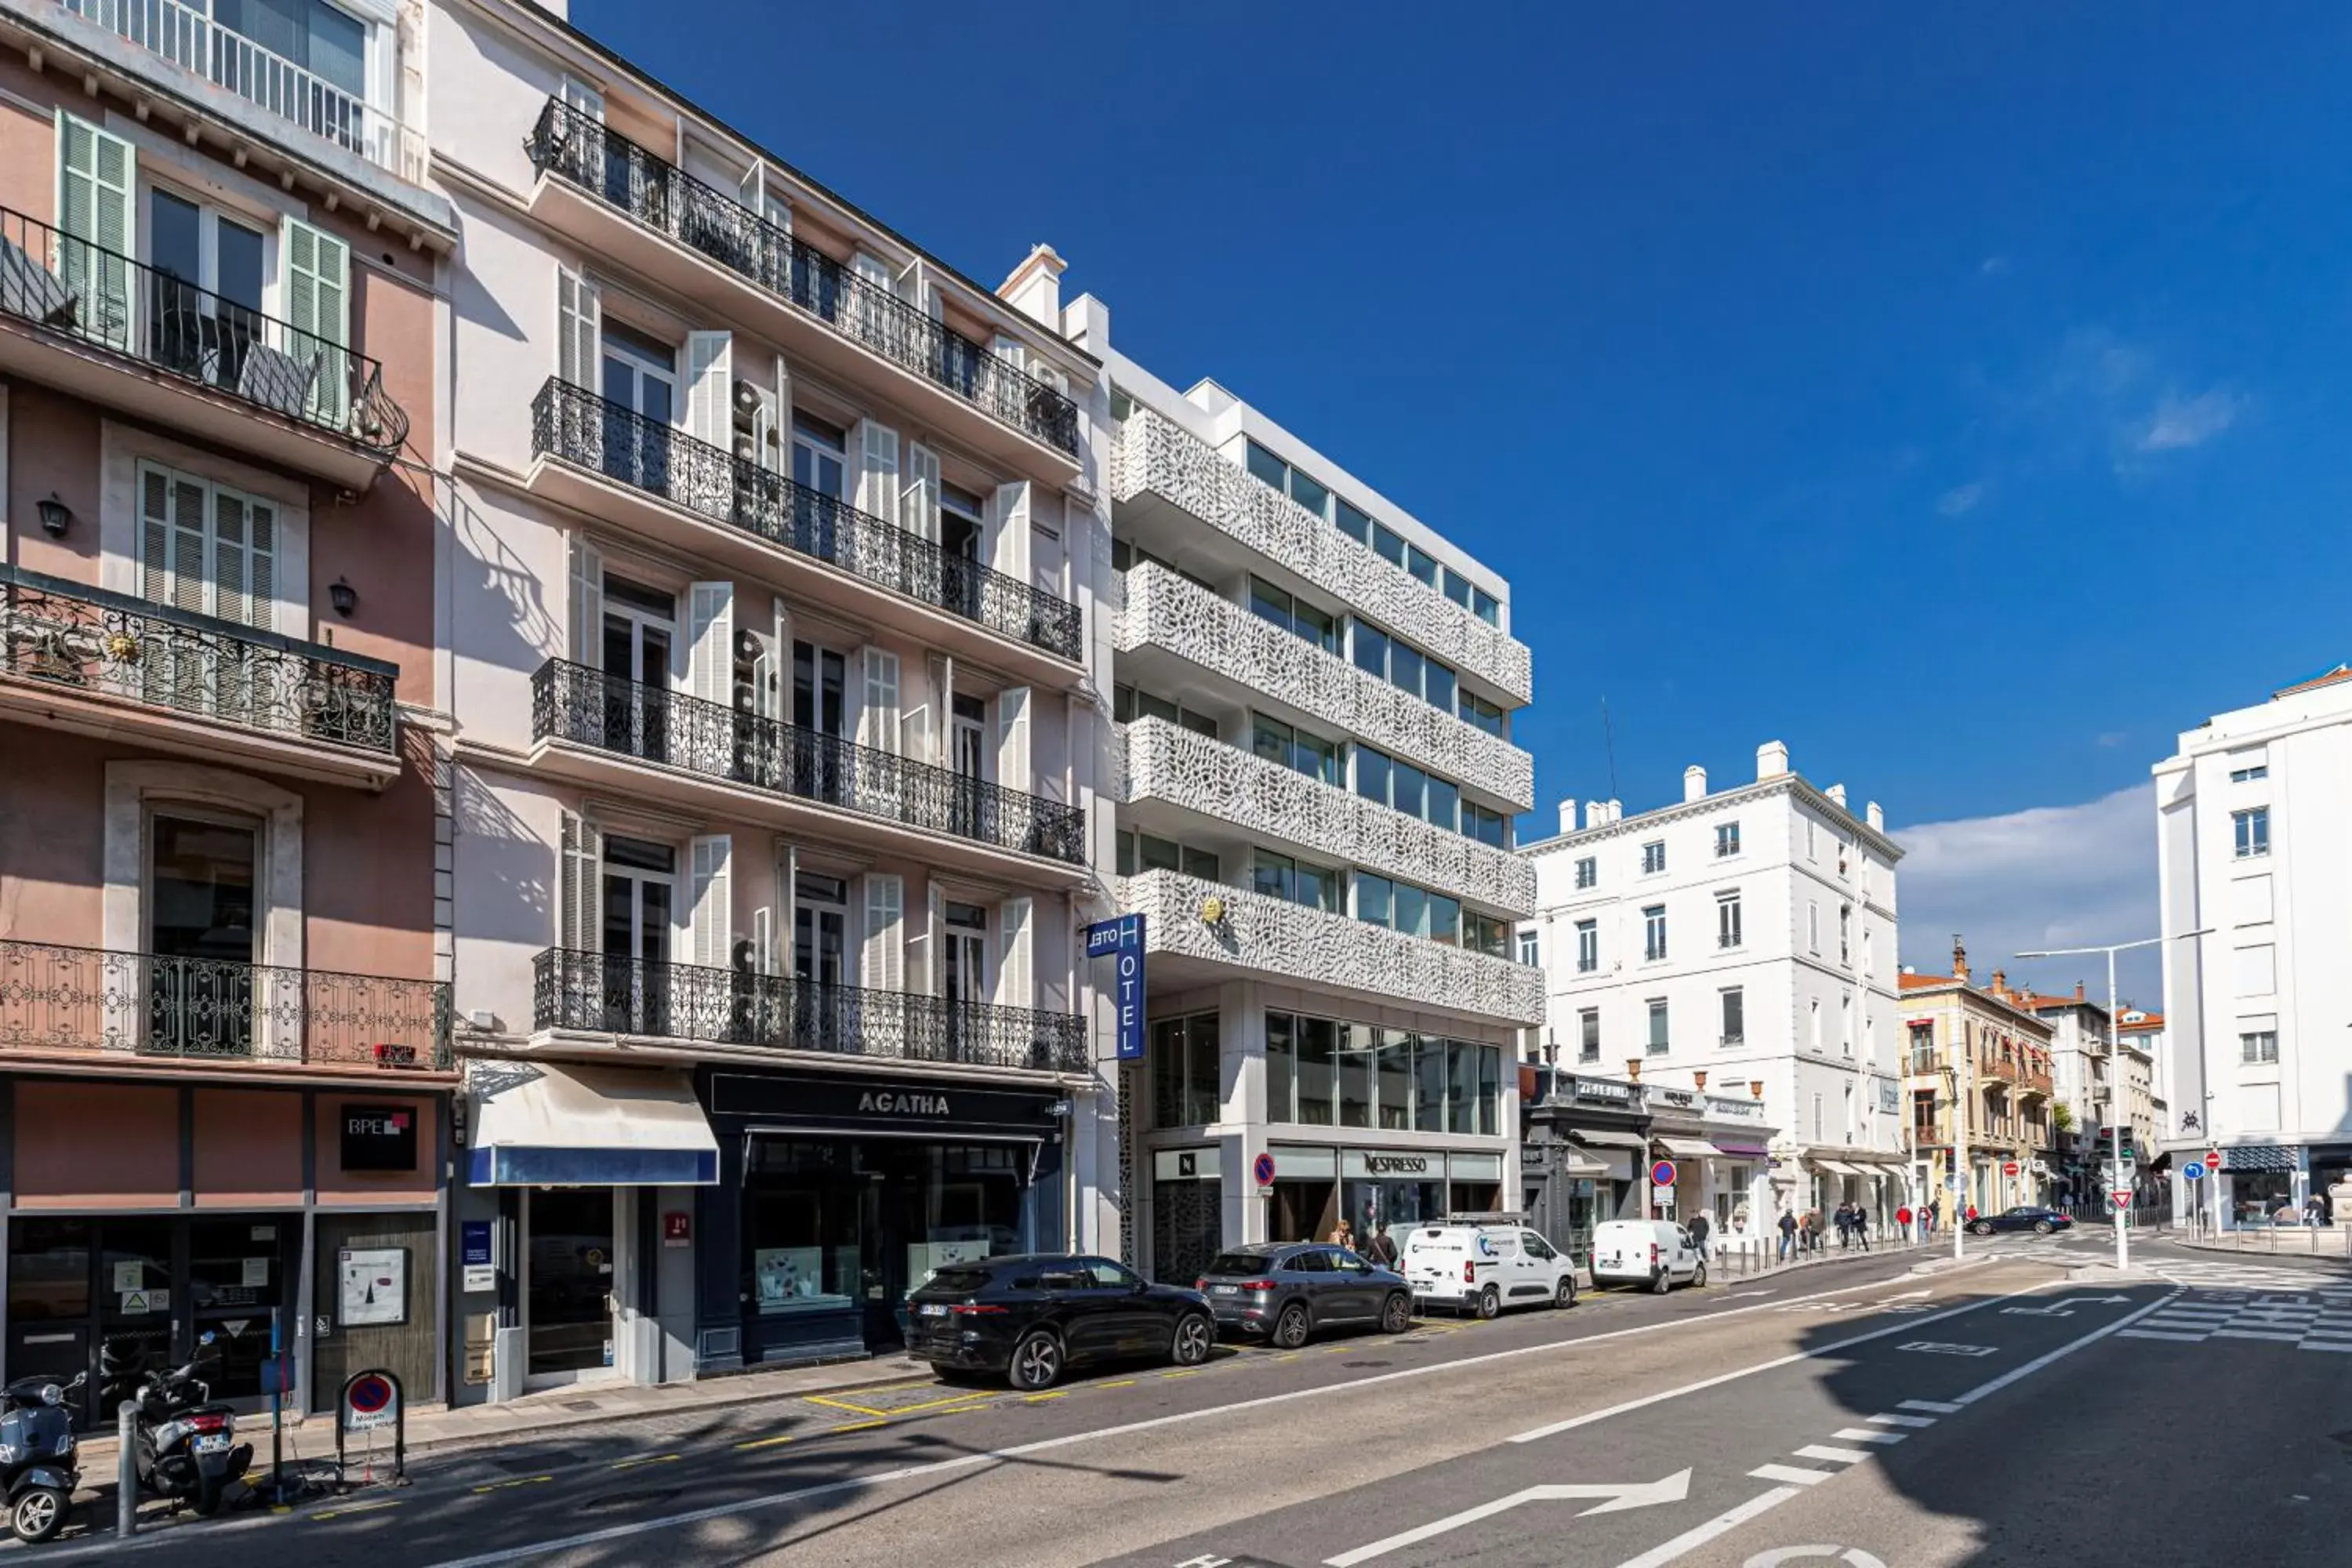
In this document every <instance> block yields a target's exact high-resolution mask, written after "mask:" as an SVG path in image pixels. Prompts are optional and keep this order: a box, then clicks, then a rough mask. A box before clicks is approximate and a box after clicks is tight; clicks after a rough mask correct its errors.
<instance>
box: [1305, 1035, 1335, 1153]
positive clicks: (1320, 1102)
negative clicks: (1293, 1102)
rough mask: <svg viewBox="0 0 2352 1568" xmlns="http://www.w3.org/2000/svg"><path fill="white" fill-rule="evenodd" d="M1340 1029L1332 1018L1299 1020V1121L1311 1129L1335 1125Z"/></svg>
mask: <svg viewBox="0 0 2352 1568" xmlns="http://www.w3.org/2000/svg"><path fill="white" fill-rule="evenodd" d="M1338 1068H1339V1026H1338V1025H1337V1024H1334V1023H1333V1022H1332V1021H1331V1020H1330V1019H1328V1018H1301V1019H1299V1020H1298V1120H1299V1121H1300V1122H1301V1123H1303V1124H1304V1125H1306V1126H1308V1127H1328V1126H1330V1125H1331V1101H1332V1094H1333V1091H1334V1090H1335V1089H1337V1088H1338V1087H1339V1078H1338Z"/></svg>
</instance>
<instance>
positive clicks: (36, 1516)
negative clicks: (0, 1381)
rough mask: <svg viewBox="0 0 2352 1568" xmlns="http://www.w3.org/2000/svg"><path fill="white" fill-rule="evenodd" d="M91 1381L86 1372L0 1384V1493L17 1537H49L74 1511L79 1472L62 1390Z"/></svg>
mask: <svg viewBox="0 0 2352 1568" xmlns="http://www.w3.org/2000/svg"><path fill="white" fill-rule="evenodd" d="M87 1382H89V1373H86V1372H85V1373H82V1374H81V1375H79V1377H76V1378H75V1379H74V1380H73V1381H72V1382H71V1383H68V1384H62V1385H60V1384H55V1383H52V1382H50V1381H49V1380H48V1379H47V1378H46V1377H20V1378H18V1379H17V1380H16V1382H14V1383H12V1384H8V1386H7V1387H5V1388H0V1495H5V1497H6V1498H7V1500H8V1525H9V1528H10V1529H12V1530H14V1531H16V1539H17V1540H19V1541H22V1542H26V1543H28V1544H30V1543H37V1542H43V1541H47V1540H48V1539H49V1537H51V1536H53V1535H55V1534H56V1533H57V1532H58V1531H60V1530H63V1529H64V1528H65V1524H66V1517H67V1515H68V1514H69V1513H71V1512H72V1511H73V1494H74V1488H75V1487H77V1486H79V1484H80V1482H81V1471H80V1470H79V1469H78V1468H76V1466H75V1444H74V1430H73V1418H72V1417H71V1416H70V1415H68V1414H67V1413H66V1408H65V1405H66V1395H68V1394H72V1393H74V1392H75V1391H76V1390H78V1389H79V1388H80V1387H81V1385H82V1384H85V1383H87Z"/></svg>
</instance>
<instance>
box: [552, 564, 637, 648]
mask: <svg viewBox="0 0 2352 1568" xmlns="http://www.w3.org/2000/svg"><path fill="white" fill-rule="evenodd" d="M564 657H566V658H569V659H571V660H572V662H573V663H574V664H584V665H586V666H588V667H589V668H591V669H593V668H596V667H597V666H599V665H600V664H602V663H603V662H604V556H603V555H602V554H600V553H599V552H597V549H596V547H595V546H594V545H593V544H591V543H589V542H587V541H586V540H585V539H583V538H582V537H581V536H580V535H579V534H576V533H575V534H573V535H572V646H571V647H568V648H566V649H565V650H564ZM618 673H621V674H631V673H634V672H632V671H620V672H618Z"/></svg>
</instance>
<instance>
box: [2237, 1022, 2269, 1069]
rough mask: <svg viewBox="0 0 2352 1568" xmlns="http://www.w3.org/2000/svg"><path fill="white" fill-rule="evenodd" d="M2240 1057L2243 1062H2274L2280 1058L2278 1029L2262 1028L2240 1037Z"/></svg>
mask: <svg viewBox="0 0 2352 1568" xmlns="http://www.w3.org/2000/svg"><path fill="white" fill-rule="evenodd" d="M2238 1059H2239V1060H2240V1061H2242V1062H2274V1061H2276V1060H2278V1031H2277V1030H2275V1029H2260V1030H2256V1031H2255V1032H2253V1033H2252V1034H2245V1035H2240V1036H2239V1037H2238Z"/></svg>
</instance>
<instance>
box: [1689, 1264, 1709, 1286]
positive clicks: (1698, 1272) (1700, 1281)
mask: <svg viewBox="0 0 2352 1568" xmlns="http://www.w3.org/2000/svg"><path fill="white" fill-rule="evenodd" d="M1705 1286H1706V1264H1704V1263H1702V1264H1700V1265H1699V1266H1698V1267H1697V1268H1695V1269H1693V1270H1692V1271H1691V1289H1694V1290H1696V1289H1703V1288H1704V1287H1705Z"/></svg>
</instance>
